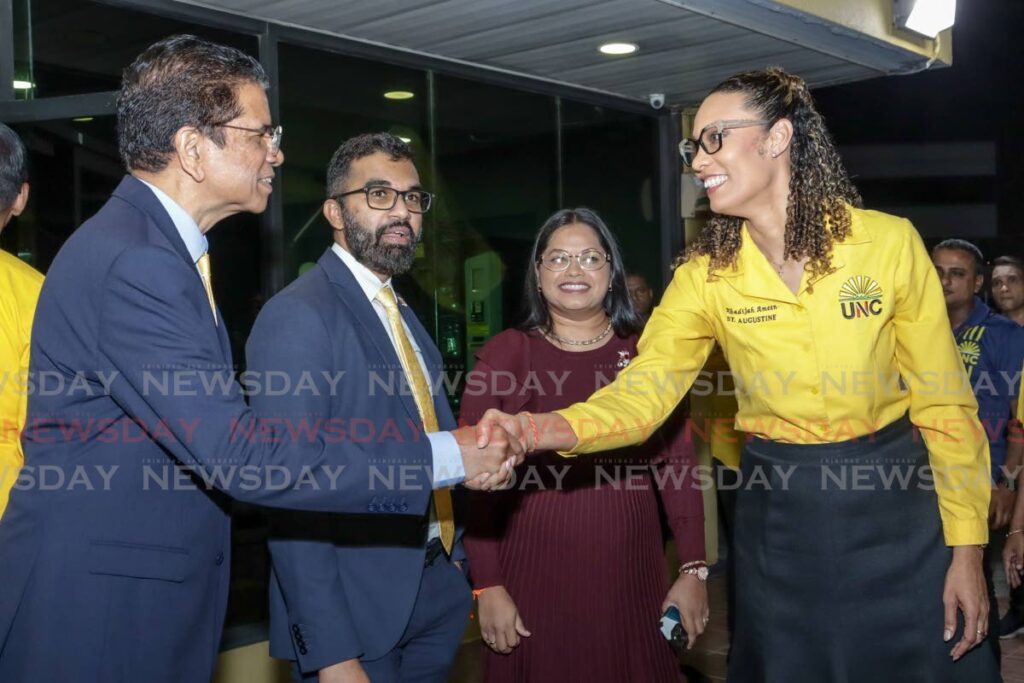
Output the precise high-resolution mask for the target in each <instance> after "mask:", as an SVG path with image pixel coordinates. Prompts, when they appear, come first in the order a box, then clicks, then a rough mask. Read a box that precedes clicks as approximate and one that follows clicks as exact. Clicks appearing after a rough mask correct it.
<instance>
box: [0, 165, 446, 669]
mask: <svg viewBox="0 0 1024 683" xmlns="http://www.w3.org/2000/svg"><path fill="white" fill-rule="evenodd" d="M222 286H224V285H222ZM232 370H233V366H232V359H231V352H230V348H229V344H228V338H227V336H226V334H225V330H224V326H223V324H221V325H220V326H218V325H216V324H215V323H214V319H213V316H212V314H211V311H210V305H209V302H208V300H207V298H206V293H205V290H204V288H203V285H202V281H201V280H200V278H199V275H198V272H197V270H196V267H195V264H194V263H193V262H192V259H191V257H190V256H189V254H188V251H187V250H186V248H185V245H184V243H183V242H182V240H181V237H180V235H179V234H178V232H177V230H176V229H175V227H174V225H173V223H172V222H171V219H170V217H169V216H168V215H167V213H166V211H165V210H164V208H163V207H162V206H161V205H160V203H159V201H158V200H157V198H156V196H155V195H154V194H153V192H152V191H151V190H150V189H149V188H147V187H146V186H145V185H144V184H142V183H141V182H140V181H138V180H137V179H135V178H132V177H126V178H125V179H124V180H123V181H122V182H121V184H120V185H119V186H118V188H117V190H116V191H115V192H114V194H113V196H112V197H111V199H110V200H109V201H108V202H107V203H106V204H105V205H104V206H103V208H101V209H100V211H99V212H98V213H97V214H96V215H95V216H93V217H92V218H91V219H89V220H88V221H86V222H85V223H84V224H83V225H82V226H81V227H80V228H79V229H78V230H77V231H75V233H74V234H73V235H72V236H71V237H70V238H69V239H68V241H67V242H66V243H65V244H64V246H63V247H62V249H61V250H60V253H58V255H57V257H56V259H55V260H54V262H53V265H52V266H51V268H50V271H49V276H48V277H47V280H46V283H45V284H44V286H43V289H42V293H41V295H40V298H39V305H38V308H37V310H36V316H35V323H34V327H33V334H32V359H31V366H30V371H31V373H32V374H33V376H34V377H35V378H36V379H37V380H39V381H40V386H39V387H37V388H36V389H37V390H36V391H35V392H34V393H32V394H31V395H30V397H29V403H28V426H27V428H26V433H25V435H24V437H23V438H24V445H25V468H24V469H23V474H22V478H21V485H20V486H17V487H16V488H15V490H14V491H12V495H11V499H10V505H9V506H8V508H7V511H6V513H5V514H4V516H3V518H2V520H0V558H2V559H0V680H3V681H16V680H17V681H29V680H33V681H43V680H46V681H57V680H61V681H84V680H89V681H96V680H102V681H122V680H125V681H127V680H132V681H143V680H144V681H147V682H149V683H153V682H162V681H167V682H168V683H180V681H203V680H208V679H209V678H210V676H211V673H212V671H213V667H214V662H215V658H216V656H217V650H218V643H219V640H220V635H221V628H222V625H223V620H224V613H225V609H226V602H227V596H228V581H229V572H228V568H229V564H230V562H229V561H228V554H229V550H230V539H229V531H230V520H229V517H228V506H227V503H228V500H229V497H232V498H237V499H240V500H244V501H247V502H251V503H257V504H262V505H270V506H288V507H295V508H302V509H310V510H322V511H335V512H348V513H360V514H365V515H367V516H368V517H371V518H372V516H373V515H376V514H381V513H385V512H387V514H389V515H390V516H393V515H394V512H392V511H385V510H383V509H381V508H380V506H379V505H378V502H377V500H375V498H379V496H380V493H379V492H376V493H375V492H373V491H371V490H370V489H369V487H368V485H367V481H368V479H369V472H370V468H371V467H372V466H373V464H374V462H375V458H379V459H380V460H381V461H384V462H387V461H393V460H396V459H401V461H402V462H407V463H415V464H419V465H420V466H421V469H420V470H414V471H410V472H408V473H407V476H408V479H407V481H406V486H405V487H404V488H403V490H402V491H401V496H400V497H401V505H403V506H405V507H404V508H403V510H402V511H404V512H405V513H406V514H409V515H412V516H414V518H419V517H420V516H422V515H423V514H424V512H425V510H426V509H427V505H428V502H429V500H430V492H431V478H430V473H429V465H430V462H431V452H430V444H429V442H428V440H427V439H426V438H422V436H421V435H419V434H418V433H417V431H416V430H414V429H412V428H409V427H406V426H402V425H399V426H398V430H399V432H400V434H401V435H402V436H403V437H405V438H404V439H403V442H401V443H399V442H398V441H397V440H396V441H392V442H385V443H381V444H374V446H373V450H372V452H367V446H366V445H365V444H360V443H355V442H353V441H352V440H345V441H340V442H330V443H328V442H327V441H326V440H325V439H324V438H321V437H320V436H318V437H316V438H313V439H303V440H295V439H284V438H278V437H277V436H276V434H275V432H274V431H273V429H271V430H270V431H269V433H267V432H266V431H260V430H258V429H256V428H255V427H254V425H255V415H254V413H253V412H252V411H251V410H250V409H249V408H248V406H247V405H246V403H245V401H244V399H243V397H242V395H241V389H240V387H239V385H238V383H237V382H236V381H234V380H233V377H232V375H231V372H232ZM43 379H45V380H46V382H47V384H46V387H43V386H42V380H43ZM61 382H63V389H62V390H55V385H57V384H60V383H61ZM204 382H207V383H208V387H209V388H207V387H204ZM140 425H141V427H144V428H145V429H146V430H147V431H146V432H143V431H142V428H141V427H140ZM342 466H343V469H341V470H339V468H340V467H342ZM83 476H85V477H88V478H89V484H88V485H84V484H83V483H82V477H83ZM58 477H62V479H61V481H62V482H63V485H61V486H55V483H56V480H57V478H58ZM76 477H77V479H76ZM268 478H269V480H268ZM285 479H288V480H289V481H290V482H297V481H299V480H300V479H302V480H303V481H304V482H306V484H307V485H304V486H295V485H284V481H285ZM311 480H312V481H313V482H315V486H310V485H308V482H309V481H311ZM268 481H269V485H268ZM207 482H210V483H209V484H207ZM73 484H74V485H73ZM225 494H226V495H225Z"/></svg>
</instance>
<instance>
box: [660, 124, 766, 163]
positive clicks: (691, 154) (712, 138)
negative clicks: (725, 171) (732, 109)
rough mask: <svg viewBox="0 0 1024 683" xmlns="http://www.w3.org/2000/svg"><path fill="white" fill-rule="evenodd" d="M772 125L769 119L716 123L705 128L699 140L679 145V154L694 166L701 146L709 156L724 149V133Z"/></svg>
mask: <svg viewBox="0 0 1024 683" xmlns="http://www.w3.org/2000/svg"><path fill="white" fill-rule="evenodd" d="M769 123H771V122H770V121H769V120H768V119H731V120H728V121H716V122H715V123H712V124H710V125H707V126H704V130H702V131H701V132H700V135H699V136H697V139H696V140H694V139H692V138H684V139H683V141H682V142H680V143H679V154H681V155H682V157H683V163H684V164H686V165H687V166H693V160H694V159H695V158H696V157H697V147H698V146H699V147H700V148H701V149H703V150H704V151H705V152H707V153H708V154H714V153H715V152H717V151H718V150H720V149H722V133H723V132H724V131H727V130H729V129H731V128H747V127H748V126H766V125H768V124H769Z"/></svg>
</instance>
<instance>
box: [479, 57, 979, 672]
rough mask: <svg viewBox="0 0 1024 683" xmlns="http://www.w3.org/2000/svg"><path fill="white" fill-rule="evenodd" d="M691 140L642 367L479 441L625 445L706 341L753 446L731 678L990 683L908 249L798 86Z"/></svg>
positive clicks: (765, 81)
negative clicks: (502, 435) (681, 221)
mask: <svg viewBox="0 0 1024 683" xmlns="http://www.w3.org/2000/svg"><path fill="white" fill-rule="evenodd" d="M694 130H697V131H700V134H699V136H698V137H697V139H696V140H685V141H684V142H683V144H682V145H681V146H680V150H681V152H682V153H683V156H684V161H686V162H687V163H688V164H690V165H692V167H693V170H694V172H695V174H696V175H697V177H698V178H699V179H700V180H701V181H702V182H703V184H704V186H705V187H706V188H707V191H708V197H709V201H710V203H711V209H712V210H713V211H714V212H715V214H717V215H716V216H715V217H714V218H712V219H711V220H710V221H709V223H708V225H707V226H706V228H705V230H704V231H703V233H702V234H701V236H700V237H699V238H698V240H697V241H696V242H695V243H694V244H693V245H692V246H691V247H690V249H689V252H688V255H687V256H688V258H687V259H686V262H685V263H683V264H682V265H681V266H680V267H679V268H677V269H676V271H675V275H674V277H673V279H672V283H671V284H670V286H669V287H668V289H667V290H666V292H665V295H664V297H663V298H662V302H661V304H660V305H659V306H658V307H657V308H656V309H655V310H654V313H653V314H652V316H651V319H650V322H648V324H647V327H646V329H645V331H644V334H643V336H642V337H641V339H640V343H639V355H638V356H637V357H636V358H635V359H634V360H633V362H632V363H630V365H629V367H628V368H626V369H625V370H624V371H623V372H621V373H620V374H619V376H618V378H617V380H616V381H615V382H613V383H612V384H610V385H608V386H607V387H605V388H604V389H602V390H600V391H598V392H597V393H595V394H594V395H593V396H591V397H590V398H589V399H588V400H587V401H586V402H585V403H578V404H576V405H573V406H571V407H569V408H567V409H564V410H560V411H557V412H555V413H551V414H547V415H529V414H520V415H518V416H515V417H512V416H507V415H504V414H501V413H497V412H496V411H495V412H493V413H488V414H486V415H485V416H484V418H483V420H482V421H481V426H480V433H481V439H482V440H484V439H485V438H486V436H485V435H486V432H487V429H488V427H487V425H488V424H489V423H490V422H491V421H500V422H503V423H505V424H507V425H508V426H509V427H510V428H513V429H515V430H516V433H517V434H519V435H520V438H522V439H523V440H524V441H525V442H526V444H527V446H528V447H530V448H531V449H538V448H539V449H556V450H560V451H563V452H564V453H565V454H578V453H589V452H593V451H599V450H605V449H609V448H618V447H621V446H625V445H627V444H634V443H638V442H641V441H643V440H644V439H646V438H647V437H648V435H650V434H651V433H652V432H653V430H655V429H656V428H657V427H658V426H659V425H660V424H661V423H662V422H663V421H664V420H665V418H666V417H667V416H668V415H669V414H670V413H671V412H672V410H673V408H674V407H675V406H676V404H677V403H678V402H679V401H680V400H681V399H682V397H683V395H684V394H685V393H686V391H687V390H689V388H690V385H691V383H692V382H693V380H694V378H695V376H696V373H697V372H698V371H700V369H701V367H702V366H703V364H704V361H705V360H706V359H707V357H708V354H709V353H710V351H711V349H712V347H713V346H714V344H715V342H716V341H717V342H718V343H719V344H720V345H721V347H722V349H723V351H724V353H725V356H726V358H727V360H728V363H729V366H730V368H731V369H732V372H733V375H734V377H735V380H736V383H737V389H738V395H737V399H738V403H739V412H738V414H737V416H736V427H737V429H739V430H741V431H743V432H748V433H749V434H751V435H752V436H753V437H754V438H753V439H752V440H751V441H750V442H749V443H748V444H747V445H746V446H745V447H744V450H743V457H742V462H741V474H742V477H743V485H742V486H741V487H740V489H739V490H738V491H737V511H736V530H735V545H736V556H735V558H734V560H735V563H736V564H735V572H736V604H734V605H732V606H731V609H734V610H736V613H735V633H734V638H733V643H732V651H731V656H730V663H729V680H730V681H735V682H738V683H748V682H749V683H776V682H780V683H781V682H785V683H794V682H805V681H806V682H807V683H839V682H846V681H857V680H867V681H878V682H884V681H900V683H907V682H910V681H921V682H927V683H936V682H940V681H971V682H972V683H979V682H984V681H995V680H998V675H999V674H998V663H997V662H996V660H995V656H994V653H993V652H992V650H991V647H990V646H989V645H988V644H985V643H984V639H985V635H986V632H987V624H988V620H987V614H988V602H987V598H986V592H985V580H984V577H983V574H982V566H981V558H982V550H981V546H982V545H983V544H985V543H986V542H987V539H988V531H987V519H988V503H989V500H988V498H989V487H990V484H989V475H988V468H989V458H988V446H987V441H986V440H985V438H984V432H983V431H982V429H981V425H980V424H979V422H978V419H977V405H976V403H975V400H974V397H973V394H972V392H971V388H970V385H969V384H968V383H967V381H966V374H965V373H964V370H963V366H962V364H961V363H960V359H959V356H958V355H957V350H956V347H955V346H954V343H953V337H952V335H951V334H950V332H949V322H948V319H947V316H946V309H945V304H944V301H943V297H942V290H941V287H940V284H939V281H938V278H937V276H936V274H935V269H934V268H933V267H932V264H931V260H930V259H929V257H928V254H927V252H926V251H925V249H924V245H923V244H922V242H921V239H920V237H919V236H918V234H917V232H916V231H915V230H914V228H913V227H912V226H911V225H910V223H909V222H908V221H906V220H903V219H900V218H895V217H893V216H888V215H885V214H881V213H877V212H873V211H866V210H863V209H861V208H859V205H860V197H859V195H858V193H857V191H856V189H855V188H854V187H853V185H852V184H851V183H850V181H849V179H848V177H847V175H846V172H845V170H844V169H843V167H842V164H841V161H840V159H839V155H838V153H837V151H836V149H835V147H834V145H833V143H832V141H831V138H830V137H829V135H828V132H827V131H826V129H825V126H824V122H823V120H822V118H821V116H820V115H819V114H818V112H817V111H816V110H815V108H814V103H813V101H812V99H811V95H810V93H809V91H808V89H807V86H806V85H805V84H804V82H803V81H802V80H801V79H799V78H797V77H795V76H791V75H788V74H786V73H785V72H783V71H782V70H780V69H769V70H767V71H757V72H747V73H743V74H738V75H736V76H733V77H732V78H729V79H728V80H726V81H725V82H723V83H722V84H721V85H719V86H718V87H716V88H715V89H714V90H713V91H712V93H711V94H710V95H709V96H708V97H707V98H706V99H705V100H704V102H703V104H702V105H701V107H700V110H699V111H698V113H697V117H696V120H695V125H694ZM908 413H909V419H908V417H907V414H908ZM912 427H916V428H917V429H918V430H919V431H920V435H923V437H924V443H923V444H922V443H921V439H920V438H919V435H918V433H917V432H915V430H914V429H913V428H912ZM929 465H930V467H929ZM979 643H981V645H980V646H979V647H977V648H975V649H973V650H972V647H974V646H975V645H977V644H979Z"/></svg>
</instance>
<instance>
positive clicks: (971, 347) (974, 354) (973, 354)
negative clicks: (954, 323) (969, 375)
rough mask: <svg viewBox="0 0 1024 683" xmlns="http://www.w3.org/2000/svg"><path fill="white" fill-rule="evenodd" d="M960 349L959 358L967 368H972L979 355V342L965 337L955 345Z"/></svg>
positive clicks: (976, 362)
mask: <svg viewBox="0 0 1024 683" xmlns="http://www.w3.org/2000/svg"><path fill="white" fill-rule="evenodd" d="M957 348H959V349H960V359H961V360H962V361H963V362H964V366H965V367H966V368H967V369H968V370H972V369H974V366H975V365H977V364H978V358H979V357H980V356H981V344H979V343H978V342H975V341H971V340H970V339H965V340H963V341H962V342H960V344H959V345H958V346H957Z"/></svg>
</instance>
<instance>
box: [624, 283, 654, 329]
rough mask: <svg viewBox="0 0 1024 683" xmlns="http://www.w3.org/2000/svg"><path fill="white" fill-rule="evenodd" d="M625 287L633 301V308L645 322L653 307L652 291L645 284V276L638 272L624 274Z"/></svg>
mask: <svg viewBox="0 0 1024 683" xmlns="http://www.w3.org/2000/svg"><path fill="white" fill-rule="evenodd" d="M626 288H627V289H628V290H629V298H630V299H631V300H632V301H633V308H635V309H636V312H637V313H639V314H640V317H641V318H643V319H644V322H645V323H646V322H647V319H648V318H650V317H651V309H653V308H654V291H653V290H652V289H651V286H650V285H649V284H647V278H645V277H644V276H643V275H642V274H640V273H629V274H628V275H626Z"/></svg>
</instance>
